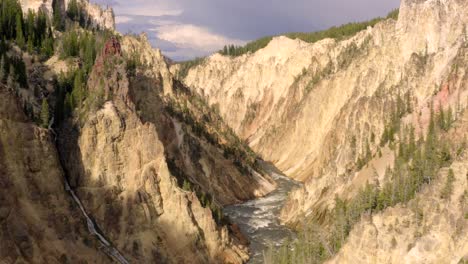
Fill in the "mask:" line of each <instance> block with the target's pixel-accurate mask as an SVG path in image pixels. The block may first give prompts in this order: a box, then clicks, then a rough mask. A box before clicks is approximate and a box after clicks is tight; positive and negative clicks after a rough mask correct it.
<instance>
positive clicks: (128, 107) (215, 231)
mask: <svg viewBox="0 0 468 264" xmlns="http://www.w3.org/2000/svg"><path fill="white" fill-rule="evenodd" d="M121 46H122V47H121ZM130 55H131V56H133V58H135V56H140V57H138V58H136V60H137V61H139V63H138V65H139V66H138V67H137V68H136V70H135V72H134V75H133V76H131V77H130V78H127V70H128V65H126V63H125V56H130ZM140 62H141V64H140ZM88 89H89V91H88V92H89V97H88V99H87V100H86V101H85V102H84V104H83V105H82V107H81V109H80V110H79V111H78V112H77V114H76V115H75V118H74V120H70V121H69V123H68V124H66V125H64V126H63V129H62V131H61V132H60V135H61V136H60V146H61V147H60V148H61V153H62V157H63V158H64V164H65V167H66V171H67V172H68V175H69V177H70V183H71V186H72V188H73V189H75V190H76V192H77V193H78V196H79V197H80V198H81V199H82V201H83V204H84V207H85V208H87V210H88V211H89V213H90V215H92V216H93V217H94V218H95V220H96V222H97V223H98V225H99V226H100V228H101V229H102V230H103V233H104V234H106V236H108V238H109V240H110V241H112V242H113V243H114V244H115V245H116V247H117V249H119V250H120V251H121V252H122V254H123V255H124V256H125V257H126V258H127V259H128V260H129V261H130V262H132V263H133V262H135V263H138V262H156V263H159V262H162V263H217V262H226V263H242V262H244V261H246V260H247V259H248V255H247V249H246V247H245V246H244V245H241V244H240V243H239V242H238V241H237V239H236V238H234V237H233V236H232V235H231V234H230V231H229V228H228V227H227V226H225V225H223V224H222V223H223V219H222V215H219V213H218V211H219V208H220V206H222V205H225V204H229V203H234V202H239V201H242V200H245V199H250V198H254V197H256V196H258V195H262V194H266V193H267V192H269V191H271V190H272V189H273V188H274V185H273V184H272V183H271V182H270V180H269V178H268V177H266V176H262V175H261V174H259V173H257V172H254V171H253V169H252V168H249V169H250V170H252V171H251V172H250V173H249V172H243V171H242V170H240V169H239V168H238V167H237V166H236V165H235V164H234V162H233V161H232V160H230V159H227V158H225V157H224V156H223V154H222V149H220V148H221V146H222V145H224V144H228V143H229V142H230V141H229V140H230V139H229V138H225V140H226V141H225V142H224V143H223V144H221V145H216V144H215V143H212V142H207V139H206V138H204V137H201V136H199V135H198V134H197V133H196V132H195V128H196V127H197V126H196V125H194V124H189V123H187V118H188V117H186V116H190V117H191V118H192V119H191V120H195V121H196V120H197V116H196V111H202V110H200V109H199V108H197V106H196V105H191V104H192V102H189V101H188V99H187V98H186V97H184V95H185V94H184V93H183V92H181V91H179V90H183V89H185V90H187V89H186V88H185V87H183V86H182V85H180V86H177V85H176V84H175V81H174V80H173V79H172V76H171V74H170V73H169V70H168V68H167V65H166V64H165V62H164V60H163V57H162V56H161V54H160V52H159V51H156V50H153V49H151V48H150V46H149V43H148V42H147V41H146V39H145V38H141V39H136V38H133V37H124V39H123V40H122V45H120V42H119V41H117V40H116V39H113V40H112V41H110V42H108V43H107V44H106V46H105V48H104V50H103V52H102V55H101V57H99V58H98V59H97V60H96V64H95V66H94V69H93V71H92V73H91V76H90V78H89V81H88ZM186 92H187V91H186ZM164 94H166V95H164ZM175 102H179V104H184V105H186V106H187V109H186V110H185V112H184V113H185V115H186V116H185V115H183V116H184V117H186V118H178V115H175V114H174V113H177V109H175V108H174V106H173V105H174V104H175ZM204 110H205V111H208V110H206V109H204ZM205 114H206V112H205ZM208 116H209V115H208ZM206 123H208V124H210V122H209V121H205V123H202V124H206ZM72 127H74V128H73V129H71V128H72ZM218 128H219V127H218ZM199 129H201V130H202V131H206V130H207V129H210V126H209V125H207V127H203V128H199ZM213 129H215V128H213ZM216 131H217V130H216ZM206 133H208V134H209V132H206ZM221 139H223V138H222V137H221ZM218 142H219V141H218ZM182 185H184V190H183V189H182ZM197 194H198V197H197ZM208 197H209V198H208ZM200 201H201V203H200ZM215 217H217V219H216V220H217V221H218V223H217V222H215Z"/></svg>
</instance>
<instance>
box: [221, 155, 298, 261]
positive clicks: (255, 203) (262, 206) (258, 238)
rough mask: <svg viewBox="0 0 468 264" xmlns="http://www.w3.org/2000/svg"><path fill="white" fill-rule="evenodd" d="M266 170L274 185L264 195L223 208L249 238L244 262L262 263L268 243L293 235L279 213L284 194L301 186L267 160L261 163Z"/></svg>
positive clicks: (285, 198)
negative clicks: (281, 221)
mask: <svg viewBox="0 0 468 264" xmlns="http://www.w3.org/2000/svg"><path fill="white" fill-rule="evenodd" d="M263 167H264V168H265V170H266V171H267V172H268V174H269V175H270V176H271V177H272V178H273V179H274V180H275V181H276V183H277V185H278V187H277V189H276V190H274V191H273V192H271V193H270V194H268V195H267V196H265V197H262V198H258V199H255V200H251V201H248V202H245V203H242V204H238V205H231V206H228V207H227V208H225V210H224V212H225V213H226V215H228V216H229V218H230V219H231V221H232V222H233V223H235V224H237V225H239V227H240V229H241V231H242V232H243V233H244V234H245V235H246V236H247V238H248V239H249V241H250V252H251V258H250V260H249V262H248V263H251V264H257V263H263V253H264V251H265V250H267V249H268V248H269V247H280V246H281V245H282V243H283V242H284V241H285V240H286V239H290V238H294V236H295V233H294V232H293V231H292V230H291V229H289V228H288V227H287V226H284V225H281V224H280V220H279V214H280V211H281V208H282V207H283V205H284V203H285V202H286V200H287V198H288V194H289V193H290V192H291V191H292V190H294V189H295V188H298V187H300V186H301V183H299V182H296V181H294V180H292V179H290V178H288V177H286V176H285V175H284V174H283V173H282V172H281V171H279V170H278V169H277V168H275V167H274V166H273V165H271V164H269V163H263Z"/></svg>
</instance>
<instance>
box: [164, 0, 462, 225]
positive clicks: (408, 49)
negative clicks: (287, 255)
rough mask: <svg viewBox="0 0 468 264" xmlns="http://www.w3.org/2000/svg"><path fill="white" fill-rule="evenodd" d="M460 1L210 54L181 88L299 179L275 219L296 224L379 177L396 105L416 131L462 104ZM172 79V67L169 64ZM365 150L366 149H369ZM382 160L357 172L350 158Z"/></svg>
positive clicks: (412, 4)
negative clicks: (345, 29)
mask: <svg viewBox="0 0 468 264" xmlns="http://www.w3.org/2000/svg"><path fill="white" fill-rule="evenodd" d="M467 12H468V4H467V3H466V1H458V0H445V1H406V0H403V1H402V3H401V8H400V14H399V18H398V20H397V21H395V20H393V19H387V20H385V21H383V22H380V23H378V24H377V25H376V26H374V27H372V28H371V27H369V28H368V29H366V30H364V31H361V32H359V33H357V34H356V35H354V36H352V37H350V38H347V39H343V40H335V39H324V40H321V41H318V42H316V43H312V44H310V43H306V42H303V41H301V40H298V39H296V40H293V39H289V38H286V37H275V38H273V40H272V41H271V42H270V43H269V44H268V45H267V46H266V47H265V48H263V49H261V50H259V51H257V52H255V53H248V54H245V55H243V56H240V57H228V56H222V55H219V54H215V55H213V56H211V57H209V58H207V59H206V60H205V61H204V62H203V63H202V64H201V65H199V66H196V67H193V68H192V69H190V70H189V72H188V74H187V76H186V77H185V78H184V82H185V83H186V84H187V85H188V86H189V87H191V88H192V89H194V90H195V91H198V92H199V93H201V94H202V95H204V96H205V98H206V99H207V101H208V102H209V103H210V104H212V105H213V106H215V107H217V108H219V111H220V113H221V115H222V116H223V118H224V119H225V120H226V122H227V123H228V124H229V125H230V126H231V127H232V128H233V129H234V130H235V131H236V132H237V133H238V134H239V135H241V136H242V137H243V138H244V139H246V140H248V142H249V144H250V145H251V147H252V148H253V149H254V150H255V151H257V152H258V153H259V154H260V155H262V156H263V157H264V158H265V159H267V160H271V161H272V162H274V163H275V165H277V166H278V167H279V168H280V169H281V170H283V171H284V172H285V173H286V174H287V175H289V176H290V177H293V178H295V179H299V180H302V181H304V182H305V187H304V188H302V189H300V190H297V191H296V192H294V193H293V194H292V195H291V197H290V200H289V202H288V203H287V205H286V207H285V208H284V210H283V214H282V219H283V221H284V222H287V223H296V222H298V221H299V219H301V217H302V216H304V215H306V216H309V215H317V214H320V212H322V211H324V210H327V209H329V208H330V207H332V206H333V198H334V197H335V195H336V194H338V195H340V196H342V197H345V198H349V197H352V196H353V194H354V193H356V191H357V190H358V189H359V188H361V187H362V186H363V185H364V184H365V183H366V182H370V183H373V182H374V183H375V182H378V179H381V180H382V177H383V176H384V173H385V169H386V167H387V166H391V164H392V159H393V153H392V151H390V150H389V149H388V148H386V147H385V146H384V147H381V146H380V144H379V143H380V141H381V140H380V139H381V135H383V132H384V130H385V125H386V124H387V123H388V122H389V120H390V118H391V113H392V107H394V106H395V102H396V101H397V100H399V99H398V98H400V99H401V98H405V101H406V102H407V103H408V105H409V106H410V107H408V108H411V111H410V112H408V113H405V117H404V123H405V124H410V123H411V124H412V125H413V126H414V127H415V128H416V131H417V134H421V133H423V132H424V129H425V127H427V123H428V120H429V113H430V109H429V105H430V103H431V102H432V103H433V105H434V108H435V109H438V108H439V106H440V105H442V106H443V107H444V108H447V107H451V108H452V109H453V110H454V111H455V112H457V113H458V114H460V113H462V111H463V109H464V108H466V106H467V100H466V98H467V97H468V89H467V82H466V78H467V77H466V67H464V66H463V65H466V63H467V61H466V51H467V34H466V25H467V22H468V19H467V17H468V16H467V14H468V13H467ZM172 70H173V72H177V66H175V67H173V69H172ZM367 146H368V147H367ZM367 149H369V151H370V153H371V155H372V156H373V157H376V156H377V155H376V154H377V153H379V152H381V153H383V156H382V158H375V159H374V160H372V161H369V164H371V166H368V167H366V168H363V169H361V168H359V167H357V166H356V163H357V162H356V161H357V160H358V159H360V158H361V157H363V156H365V153H366V151H367Z"/></svg>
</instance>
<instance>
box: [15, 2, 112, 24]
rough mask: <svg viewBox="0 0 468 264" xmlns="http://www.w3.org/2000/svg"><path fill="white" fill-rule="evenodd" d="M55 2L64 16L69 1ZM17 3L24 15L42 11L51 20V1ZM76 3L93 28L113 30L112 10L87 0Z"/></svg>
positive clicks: (52, 11)
mask: <svg viewBox="0 0 468 264" xmlns="http://www.w3.org/2000/svg"><path fill="white" fill-rule="evenodd" d="M57 1H59V6H60V8H61V12H62V13H63V14H65V11H66V10H67V8H68V4H69V2H70V0H57ZM19 2H20V4H21V8H22V9H23V12H24V13H26V12H28V10H29V9H31V10H32V11H34V12H36V13H37V12H39V10H42V11H43V12H45V14H47V16H48V17H49V18H50V19H52V16H53V13H54V10H53V6H52V5H53V1H52V0H20V1H19ZM77 3H78V5H79V6H80V7H81V8H82V11H83V14H84V15H86V16H87V18H89V19H90V21H91V23H92V26H93V27H99V28H101V29H110V30H115V16H114V11H113V9H112V8H110V7H106V9H103V8H101V6H99V5H97V4H93V3H90V2H89V0H78V1H77Z"/></svg>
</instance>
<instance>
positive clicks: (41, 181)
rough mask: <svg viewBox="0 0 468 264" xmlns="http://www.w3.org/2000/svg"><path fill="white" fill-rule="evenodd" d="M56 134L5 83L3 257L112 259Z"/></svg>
mask: <svg viewBox="0 0 468 264" xmlns="http://www.w3.org/2000/svg"><path fill="white" fill-rule="evenodd" d="M53 139H54V136H53V134H52V133H50V132H49V131H48V130H46V129H43V128H39V127H38V126H36V125H35V124H33V123H31V122H30V121H28V118H27V117H26V116H25V115H24V114H23V110H22V107H21V106H20V104H19V103H18V100H17V98H16V96H15V95H13V93H12V92H10V91H9V90H8V87H5V86H3V85H2V84H0V175H1V177H0V188H1V192H0V240H1V243H0V259H1V262H2V263H67V262H69V263H70V262H72V263H80V262H99V263H110V262H111V261H110V259H109V258H108V257H107V256H106V255H105V254H104V253H103V252H100V250H99V243H98V241H97V240H96V238H95V237H94V236H91V235H90V234H89V232H88V230H87V229H86V221H85V219H84V218H82V216H81V213H80V212H79V209H78V208H77V207H75V206H74V203H73V200H72V199H71V197H70V196H69V195H68V193H67V192H66V191H65V183H64V179H65V178H64V176H63V171H62V169H61V165H60V161H59V159H58V153H57V151H56V149H55V145H54V142H53Z"/></svg>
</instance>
